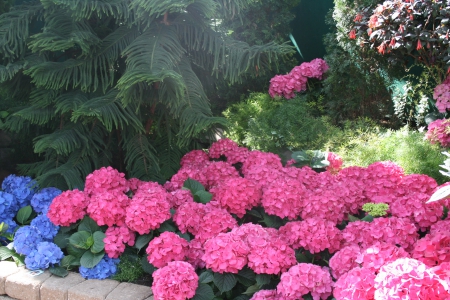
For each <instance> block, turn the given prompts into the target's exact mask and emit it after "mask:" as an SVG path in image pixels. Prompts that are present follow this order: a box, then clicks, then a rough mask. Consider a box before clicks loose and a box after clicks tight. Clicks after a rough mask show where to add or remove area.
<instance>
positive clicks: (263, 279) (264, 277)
mask: <svg viewBox="0 0 450 300" xmlns="http://www.w3.org/2000/svg"><path fill="white" fill-rule="evenodd" d="M297 261H298V260H297ZM271 277H272V276H271V275H269V274H256V276H255V280H256V283H257V284H258V285H259V286H260V287H261V286H263V285H265V284H269V283H270V279H271Z"/></svg>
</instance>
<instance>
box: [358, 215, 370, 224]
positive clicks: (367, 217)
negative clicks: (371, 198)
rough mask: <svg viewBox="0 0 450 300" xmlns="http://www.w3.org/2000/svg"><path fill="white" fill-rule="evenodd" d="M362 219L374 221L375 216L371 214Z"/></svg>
mask: <svg viewBox="0 0 450 300" xmlns="http://www.w3.org/2000/svg"><path fill="white" fill-rule="evenodd" d="M361 221H366V222H369V223H370V222H372V221H373V216H371V215H366V216H365V217H364V218H362V219H361Z"/></svg>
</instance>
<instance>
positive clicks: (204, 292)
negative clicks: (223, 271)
mask: <svg viewBox="0 0 450 300" xmlns="http://www.w3.org/2000/svg"><path fill="white" fill-rule="evenodd" d="M212 299H214V292H213V289H212V288H211V287H210V286H209V285H207V284H204V283H200V284H199V285H198V287H197V289H196V290H195V296H194V297H193V298H192V300H212Z"/></svg>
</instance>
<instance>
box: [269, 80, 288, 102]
mask: <svg viewBox="0 0 450 300" xmlns="http://www.w3.org/2000/svg"><path fill="white" fill-rule="evenodd" d="M285 86H286V79H285V76H284V75H275V76H274V77H272V79H270V86H269V95H270V97H272V98H273V97H275V96H282V95H283V94H284V89H285Z"/></svg>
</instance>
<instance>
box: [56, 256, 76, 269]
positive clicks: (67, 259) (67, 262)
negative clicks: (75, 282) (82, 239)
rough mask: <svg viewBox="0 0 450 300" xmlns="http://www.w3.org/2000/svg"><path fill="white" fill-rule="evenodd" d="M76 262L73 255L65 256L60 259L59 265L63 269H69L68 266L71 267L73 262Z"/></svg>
mask: <svg viewBox="0 0 450 300" xmlns="http://www.w3.org/2000/svg"><path fill="white" fill-rule="evenodd" d="M76 260H77V258H76V257H75V256H73V255H70V254H69V255H66V256H64V257H63V259H61V261H60V262H59V265H60V266H61V267H64V268H69V267H70V266H73V264H72V263H73V262H75V261H76Z"/></svg>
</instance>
